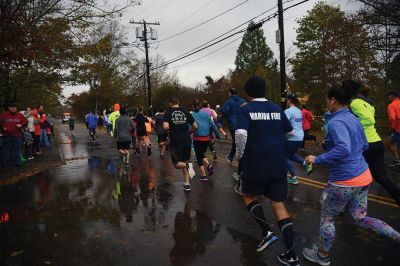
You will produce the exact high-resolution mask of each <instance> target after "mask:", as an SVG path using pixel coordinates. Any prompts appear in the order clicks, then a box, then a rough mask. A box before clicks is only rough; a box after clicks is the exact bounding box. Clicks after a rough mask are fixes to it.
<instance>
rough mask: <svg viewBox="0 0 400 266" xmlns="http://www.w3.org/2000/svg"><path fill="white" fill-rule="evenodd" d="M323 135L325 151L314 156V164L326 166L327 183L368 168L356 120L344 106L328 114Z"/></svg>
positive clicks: (365, 144) (361, 128) (361, 135)
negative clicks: (327, 170) (325, 134)
mask: <svg viewBox="0 0 400 266" xmlns="http://www.w3.org/2000/svg"><path fill="white" fill-rule="evenodd" d="M327 129H328V132H327V136H326V137H325V145H326V150H327V152H326V153H323V154H321V155H319V156H317V157H316V159H315V163H316V164H327V165H328V166H329V178H328V180H329V181H330V182H335V181H345V180H349V179H352V178H353V177H356V176H359V175H360V174H362V173H363V172H365V171H366V170H367V169H368V164H367V163H366V161H365V159H364V157H363V152H364V151H365V150H366V149H368V141H367V138H366V137H365V133H364V130H363V127H362V125H361V123H360V121H359V120H358V119H357V118H356V117H355V116H354V115H353V114H352V113H351V112H350V110H349V109H348V108H345V109H342V110H339V111H337V112H334V113H332V114H331V115H329V123H328V125H327Z"/></svg>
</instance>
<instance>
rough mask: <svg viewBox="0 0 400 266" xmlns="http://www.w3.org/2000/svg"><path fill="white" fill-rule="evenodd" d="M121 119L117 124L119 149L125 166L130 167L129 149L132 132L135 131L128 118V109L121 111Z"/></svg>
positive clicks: (116, 131) (121, 109) (118, 119)
mask: <svg viewBox="0 0 400 266" xmlns="http://www.w3.org/2000/svg"><path fill="white" fill-rule="evenodd" d="M119 113H120V117H118V118H117V120H116V122H115V133H116V138H117V149H118V152H119V153H120V154H121V156H122V161H123V163H125V166H127V167H128V166H129V148H130V146H131V137H132V136H131V132H132V130H133V129H134V127H133V124H132V120H131V119H130V117H128V116H127V112H126V108H125V107H121V108H120V110H119Z"/></svg>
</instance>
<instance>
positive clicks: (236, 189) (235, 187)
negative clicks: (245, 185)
mask: <svg viewBox="0 0 400 266" xmlns="http://www.w3.org/2000/svg"><path fill="white" fill-rule="evenodd" d="M233 190H234V191H235V192H236V193H237V194H239V195H240V196H243V193H242V192H241V191H240V184H239V183H237V184H236V185H234V186H233Z"/></svg>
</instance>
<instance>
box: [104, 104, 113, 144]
mask: <svg viewBox="0 0 400 266" xmlns="http://www.w3.org/2000/svg"><path fill="white" fill-rule="evenodd" d="M110 115H111V111H110V110H108V109H107V111H106V114H105V115H104V123H105V124H106V129H107V135H108V143H111V137H112V122H110Z"/></svg>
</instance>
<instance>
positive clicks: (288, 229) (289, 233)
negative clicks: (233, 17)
mask: <svg viewBox="0 0 400 266" xmlns="http://www.w3.org/2000/svg"><path fill="white" fill-rule="evenodd" d="M278 226H279V229H280V230H281V232H282V235H283V239H284V240H285V244H286V249H287V251H286V254H287V255H288V256H289V257H291V258H296V253H295V251H294V241H293V223H292V220H291V219H290V218H286V219H283V220H280V221H278Z"/></svg>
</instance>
